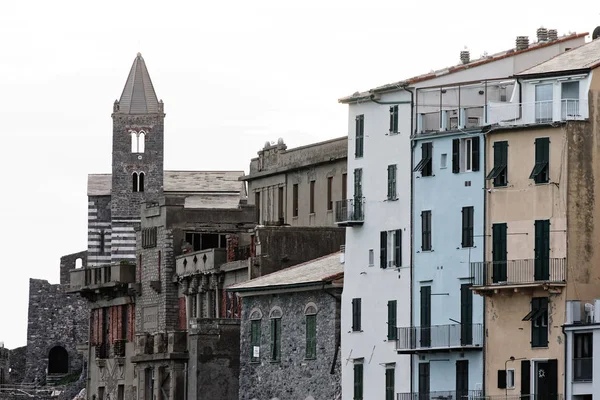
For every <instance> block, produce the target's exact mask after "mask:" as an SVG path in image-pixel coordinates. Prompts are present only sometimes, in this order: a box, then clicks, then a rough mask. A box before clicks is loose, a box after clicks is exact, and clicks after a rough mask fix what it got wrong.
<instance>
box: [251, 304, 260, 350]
mask: <svg viewBox="0 0 600 400" xmlns="http://www.w3.org/2000/svg"><path fill="white" fill-rule="evenodd" d="M261 319H262V312H260V310H259V309H257V308H255V309H253V310H252V311H250V362H259V361H260V339H261V337H260V336H261V335H260V328H261Z"/></svg>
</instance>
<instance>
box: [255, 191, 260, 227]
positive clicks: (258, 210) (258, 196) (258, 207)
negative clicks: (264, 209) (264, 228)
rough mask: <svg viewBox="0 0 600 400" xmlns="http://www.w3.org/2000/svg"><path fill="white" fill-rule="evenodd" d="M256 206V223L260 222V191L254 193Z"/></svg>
mask: <svg viewBox="0 0 600 400" xmlns="http://www.w3.org/2000/svg"><path fill="white" fill-rule="evenodd" d="M254 206H255V207H256V223H257V224H260V192H256V193H254Z"/></svg>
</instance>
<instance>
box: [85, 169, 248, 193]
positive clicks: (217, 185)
mask: <svg viewBox="0 0 600 400" xmlns="http://www.w3.org/2000/svg"><path fill="white" fill-rule="evenodd" d="M164 174H165V175H164V191H165V192H184V193H231V194H236V195H239V196H246V186H245V184H244V182H240V181H238V178H239V177H240V176H242V175H244V171H165V172H164ZM111 189H112V175H111V174H90V175H88V196H110V194H111Z"/></svg>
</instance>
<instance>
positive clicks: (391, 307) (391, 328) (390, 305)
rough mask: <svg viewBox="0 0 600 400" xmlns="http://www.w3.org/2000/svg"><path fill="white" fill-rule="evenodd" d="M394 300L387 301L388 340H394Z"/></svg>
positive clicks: (395, 311) (395, 309) (395, 310)
mask: <svg viewBox="0 0 600 400" xmlns="http://www.w3.org/2000/svg"><path fill="white" fill-rule="evenodd" d="M396 305H397V303H396V300H390V301H388V304H387V306H388V334H387V338H388V340H396V336H397V335H396V313H397V308H396Z"/></svg>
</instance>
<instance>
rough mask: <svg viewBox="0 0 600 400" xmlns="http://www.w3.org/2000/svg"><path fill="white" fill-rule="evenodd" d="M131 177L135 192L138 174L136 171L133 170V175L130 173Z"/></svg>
mask: <svg viewBox="0 0 600 400" xmlns="http://www.w3.org/2000/svg"><path fill="white" fill-rule="evenodd" d="M131 177H132V182H133V191H134V192H137V191H138V174H137V172H134V173H133V175H131Z"/></svg>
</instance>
